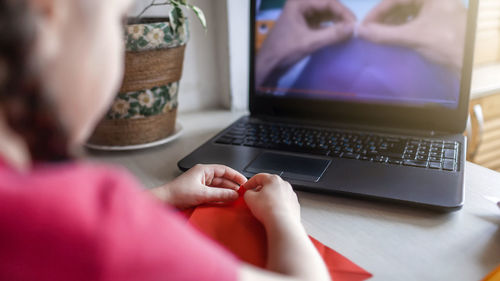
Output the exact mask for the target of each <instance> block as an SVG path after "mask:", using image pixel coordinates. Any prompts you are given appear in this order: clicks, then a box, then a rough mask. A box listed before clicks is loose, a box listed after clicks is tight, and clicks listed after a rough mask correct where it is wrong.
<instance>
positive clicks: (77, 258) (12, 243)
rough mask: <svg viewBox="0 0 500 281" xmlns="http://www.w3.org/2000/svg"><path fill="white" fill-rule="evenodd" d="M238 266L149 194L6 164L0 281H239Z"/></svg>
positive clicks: (0, 208) (88, 172) (99, 177)
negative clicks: (21, 170) (19, 169)
mask: <svg viewBox="0 0 500 281" xmlns="http://www.w3.org/2000/svg"><path fill="white" fill-rule="evenodd" d="M237 269H238V261H237V260H236V259H235V258H234V257H233V256H232V255H230V254H228V253H227V252H226V251H224V250H223V249H222V248H221V247H220V246H218V245H216V244H215V243H214V242H212V241H211V240H208V239H207V238H205V237H204V236H203V235H201V234H200V233H198V232H197V231H196V230H194V229H193V228H192V227H190V226H189V225H188V224H187V222H186V220H185V219H184V218H182V217H181V216H180V215H178V214H177V213H176V211H175V210H173V209H172V208H170V207H166V206H164V205H162V204H161V203H160V202H158V201H157V200H156V199H154V198H152V197H150V196H149V195H147V194H145V191H143V190H141V189H140V187H139V185H138V184H137V182H136V181H135V180H134V179H133V178H132V177H131V176H130V175H129V174H128V173H126V172H124V171H121V170H116V169H112V168H109V167H104V166H96V165H89V164H65V165H54V166H53V165H50V166H44V167H42V166H39V167H37V168H36V169H34V170H33V171H32V172H31V173H30V174H28V175H21V174H19V173H17V172H15V171H13V170H11V169H9V168H7V167H6V166H5V165H2V164H1V163H0V280H9V281H18V280H19V281H21V280H30V281H31V280H36V281H45V280H46V281H58V280H64V281H68V280H71V281H75V280H82V281H83V280H85V281H101V280H103V281H104V280H109V281H111V280H112V281H119V280H140V281H153V280H155V281H156V280H217V281H224V280H236V279H237V273H238V272H237Z"/></svg>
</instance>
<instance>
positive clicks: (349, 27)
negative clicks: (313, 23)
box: [305, 23, 354, 53]
mask: <svg viewBox="0 0 500 281" xmlns="http://www.w3.org/2000/svg"><path fill="white" fill-rule="evenodd" d="M353 34H354V24H352V23H341V24H335V25H334V26H331V27H326V28H323V29H319V30H314V31H311V32H310V33H309V34H308V35H307V38H305V40H307V41H308V42H309V45H308V48H309V49H308V50H307V51H308V52H309V53H313V52H315V51H317V50H319V49H321V48H323V47H326V46H329V45H334V44H337V43H340V42H342V41H345V40H347V39H349V38H351V37H352V36H353Z"/></svg>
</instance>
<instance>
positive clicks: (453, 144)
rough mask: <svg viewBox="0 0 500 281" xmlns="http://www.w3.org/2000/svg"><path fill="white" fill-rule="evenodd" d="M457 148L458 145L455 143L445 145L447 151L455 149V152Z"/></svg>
mask: <svg viewBox="0 0 500 281" xmlns="http://www.w3.org/2000/svg"><path fill="white" fill-rule="evenodd" d="M456 146H457V143H455V142H446V143H445V144H444V148H445V149H453V150H454V149H455V148H456Z"/></svg>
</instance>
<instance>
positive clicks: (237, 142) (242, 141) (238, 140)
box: [233, 139, 245, 145]
mask: <svg viewBox="0 0 500 281" xmlns="http://www.w3.org/2000/svg"><path fill="white" fill-rule="evenodd" d="M244 142H245V141H244V140H243V139H236V140H234V141H233V144H234V145H242V144H243V143H244Z"/></svg>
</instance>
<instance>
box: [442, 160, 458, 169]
mask: <svg viewBox="0 0 500 281" xmlns="http://www.w3.org/2000/svg"><path fill="white" fill-rule="evenodd" d="M443 169H444V170H446V171H454V170H455V161H453V160H449V159H446V160H444V161H443Z"/></svg>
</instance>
